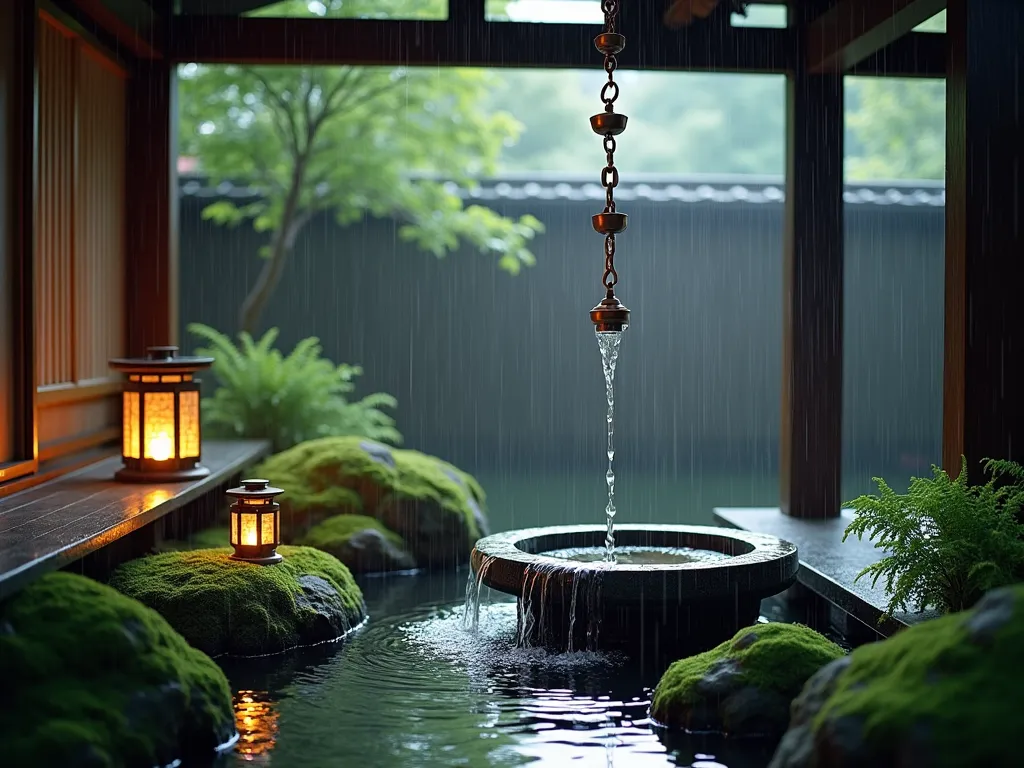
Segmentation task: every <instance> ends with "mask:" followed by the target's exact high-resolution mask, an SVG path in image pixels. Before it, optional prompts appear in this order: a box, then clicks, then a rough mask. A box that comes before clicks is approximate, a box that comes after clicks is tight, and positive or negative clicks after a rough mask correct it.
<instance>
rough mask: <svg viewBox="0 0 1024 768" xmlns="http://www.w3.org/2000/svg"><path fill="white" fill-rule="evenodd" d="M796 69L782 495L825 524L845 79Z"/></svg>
mask: <svg viewBox="0 0 1024 768" xmlns="http://www.w3.org/2000/svg"><path fill="white" fill-rule="evenodd" d="M811 5H812V6H813V4H811ZM814 10H815V9H814V8H813V7H812V8H807V9H805V12H807V13H813V11H814ZM808 20H809V19H808V18H805V19H804V21H808ZM804 42H805V41H804ZM802 44H803V43H802ZM798 62H799V63H798V66H797V69H796V71H795V72H793V73H791V74H790V75H788V76H787V81H786V109H787V112H786V211H785V216H786V227H785V243H784V248H783V281H784V285H783V301H784V307H783V353H782V355H783V356H782V431H781V460H780V472H781V476H780V490H781V497H782V498H781V506H782V511H783V512H784V513H785V514H787V515H792V516H793V517H799V518H808V519H820V518H829V517H837V516H838V515H839V506H840V503H841V500H840V498H839V480H840V458H841V452H842V443H841V437H840V431H841V425H842V402H843V399H842V384H843V76H842V75H841V74H835V73H826V74H810V73H808V72H807V69H806V64H805V57H804V56H803V55H800V56H799V57H798Z"/></svg>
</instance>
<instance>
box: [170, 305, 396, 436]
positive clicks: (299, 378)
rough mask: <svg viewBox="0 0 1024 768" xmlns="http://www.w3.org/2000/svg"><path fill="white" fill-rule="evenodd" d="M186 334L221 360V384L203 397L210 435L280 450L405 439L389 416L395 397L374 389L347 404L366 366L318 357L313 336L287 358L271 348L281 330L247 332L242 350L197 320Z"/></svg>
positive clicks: (217, 366)
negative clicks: (332, 440)
mask: <svg viewBox="0 0 1024 768" xmlns="http://www.w3.org/2000/svg"><path fill="white" fill-rule="evenodd" d="M188 330H189V332H190V333H193V334H195V335H196V336H198V337H200V338H201V339H203V340H204V341H205V342H206V345H207V346H206V347H204V348H203V349H202V350H201V351H200V352H199V354H202V355H210V356H212V357H214V358H215V359H216V362H215V363H214V364H213V367H212V369H211V373H212V374H213V378H214V379H215V380H216V383H217V385H218V386H217V389H216V390H215V391H214V392H213V396H212V397H210V398H206V399H204V400H203V428H204V430H205V431H206V434H207V435H208V436H209V437H213V438H235V439H239V438H260V439H266V440H270V441H271V442H272V443H273V450H274V452H275V453H277V452H279V451H283V450H285V449H287V448H291V447H292V446H293V445H297V444H298V443H301V442H305V441H306V440H312V439H314V438H318V437H329V436H338V435H358V436H360V437H366V438H369V439H371V440H375V441H377V442H381V443H391V444H393V445H397V444H399V443H401V442H402V435H401V433H400V432H399V431H398V429H397V428H396V427H395V420H394V418H393V417H392V416H391V415H390V414H388V413H387V412H386V411H385V409H393V408H395V407H396V406H397V401H396V400H395V398H394V397H392V396H391V395H389V394H386V393H383V392H375V393H373V394H369V395H366V396H364V397H362V398H359V399H358V400H350V399H349V398H350V397H351V396H352V393H353V392H354V391H355V386H356V385H355V380H356V378H358V377H359V376H360V375H362V372H363V371H362V368H360V367H359V366H354V365H337V366H336V365H334V363H332V362H331V361H330V360H327V359H325V358H323V357H321V356H320V353H321V351H322V349H321V346H320V341H319V340H318V339H317V338H316V337H315V336H310V337H309V338H307V339H303V340H302V341H300V342H299V343H298V344H296V345H295V349H293V350H292V351H291V352H290V353H289V354H288V355H283V354H281V352H280V350H278V349H276V348H275V347H274V342H275V341H276V340H277V334H278V331H277V329H276V328H271V329H270V330H269V331H267V332H266V333H265V334H264V335H263V337H262V338H261V339H259V341H254V340H253V338H252V337H251V336H250V335H249V334H248V333H245V332H243V333H241V334H239V337H238V344H237V346H236V345H235V343H234V342H233V341H232V340H231V339H230V338H228V337H227V336H225V335H224V334H223V333H220V332H219V331H217V330H215V329H213V328H210V327H209V326H206V325H202V324H200V323H192V324H191V325H189V327H188Z"/></svg>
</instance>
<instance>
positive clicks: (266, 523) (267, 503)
mask: <svg viewBox="0 0 1024 768" xmlns="http://www.w3.org/2000/svg"><path fill="white" fill-rule="evenodd" d="M227 493H228V496H231V497H233V498H234V500H235V502H234V504H232V505H231V510H230V512H231V546H232V547H234V548H235V553H234V554H233V555H231V559H232V560H244V561H245V562H247V563H259V564H260V565H271V564H272V563H279V562H281V560H283V559H284V558H282V557H281V555H279V554H277V551H276V550H277V545H278V544H280V543H281V505H280V504H278V503H277V502H276V501H274V497H275V496H278V495H280V494H282V493H284V491H282V490H281V489H280V488H273V487H271V485H270V481H269V480H243V481H242V487H241V488H232V489H231V490H230V491H228V492H227Z"/></svg>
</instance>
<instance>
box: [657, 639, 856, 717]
mask: <svg viewBox="0 0 1024 768" xmlns="http://www.w3.org/2000/svg"><path fill="white" fill-rule="evenodd" d="M844 654H845V651H843V649H842V648H840V647H839V646H838V645H836V644H835V643H833V642H831V641H830V640H828V639H826V638H825V637H823V636H822V635H820V634H818V633H817V632H815V631H814V630H812V629H808V628H807V627H804V626H800V625H799V624H781V623H770V624H756V625H754V626H752V627H747V628H745V629H741V630H740V631H739V632H737V633H736V635H735V636H734V637H733V638H732V639H731V640H727V641H726V642H724V643H722V644H721V645H719V646H717V647H715V648H712V649H711V650H710V651H705V652H704V653H700V654H697V655H696V656H690V657H689V658H685V659H681V660H680V661H677V662H675V663H674V664H672V666H670V667H669V668H668V671H666V672H665V674H664V675H663V676H662V678H661V681H660V682H659V683H658V687H657V688H656V689H655V691H654V699H653V702H652V703H651V717H652V718H653V719H654V720H655V721H656V722H658V723H661V724H662V725H665V726H668V727H670V728H685V729H687V730H690V731H703V732H717V733H725V734H728V735H730V736H768V737H778V736H779V735H781V734H782V733H783V732H784V731H785V730H786V725H787V723H788V722H789V707H790V703H791V702H792V701H793V699H794V698H795V697H796V696H797V694H799V693H800V689H801V688H802V687H803V685H804V683H805V682H806V681H807V679H808V678H809V677H810V676H811V675H813V674H814V673H815V672H817V671H818V670H819V669H821V668H822V667H823V666H824V665H826V664H828V663H829V662H831V661H833V660H835V659H840V658H842V657H843V656H844Z"/></svg>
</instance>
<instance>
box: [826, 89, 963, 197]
mask: <svg viewBox="0 0 1024 768" xmlns="http://www.w3.org/2000/svg"><path fill="white" fill-rule="evenodd" d="M846 98H847V104H848V109H847V117H846V128H847V138H848V142H847V144H848V147H847V151H846V174H847V176H848V177H849V178H851V179H942V178H944V177H945V173H946V83H945V81H943V80H920V79H900V78H891V77H887V78H881V77H859V78H856V77H855V78H847V86H846Z"/></svg>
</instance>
